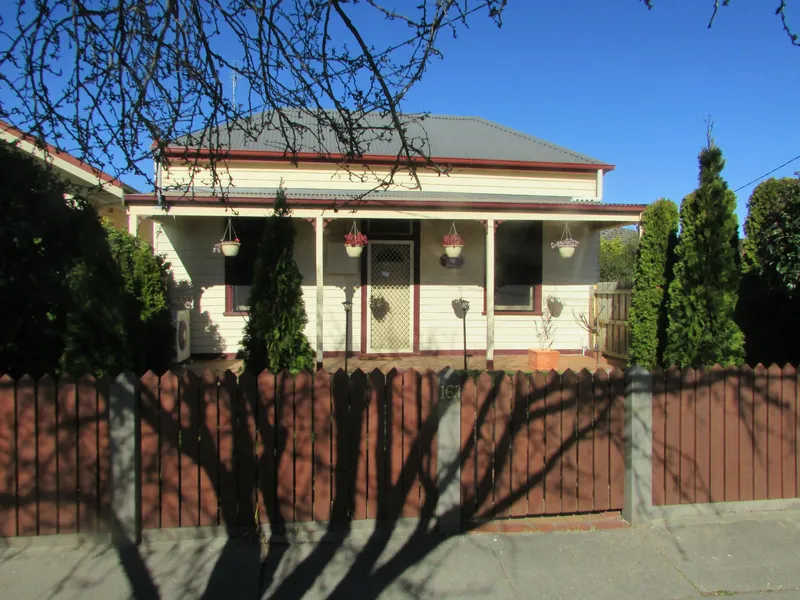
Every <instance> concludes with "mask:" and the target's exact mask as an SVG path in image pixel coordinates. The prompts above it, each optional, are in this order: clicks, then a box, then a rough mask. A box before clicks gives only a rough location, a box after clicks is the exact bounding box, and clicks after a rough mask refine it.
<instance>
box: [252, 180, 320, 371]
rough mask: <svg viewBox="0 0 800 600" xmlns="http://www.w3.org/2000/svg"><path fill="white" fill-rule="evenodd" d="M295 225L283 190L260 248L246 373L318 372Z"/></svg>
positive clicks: (255, 277) (281, 188)
mask: <svg viewBox="0 0 800 600" xmlns="http://www.w3.org/2000/svg"><path fill="white" fill-rule="evenodd" d="M294 238H295V232H294V226H293V225H292V220H291V218H290V217H289V209H288V207H287V204H286V192H285V190H284V189H283V187H280V188H278V192H277V194H276V196H275V213H274V214H273V215H272V216H270V217H269V218H267V223H266V226H265V227H264V235H263V237H262V238H261V242H260V244H259V246H258V258H257V259H256V264H255V272H254V273H253V285H252V287H251V289H250V318H249V320H248V322H247V326H246V327H245V333H244V339H243V340H242V346H243V351H244V366H245V369H247V370H248V371H250V372H252V373H260V372H261V371H263V370H264V369H271V370H272V371H280V370H282V369H289V370H290V371H292V372H295V373H296V372H298V371H301V370H303V369H307V370H309V371H310V370H312V369H313V366H314V355H313V352H312V350H311V345H310V344H309V343H308V339H307V338H306V336H305V333H304V332H303V330H304V328H305V326H306V323H307V322H308V317H307V316H306V309H305V305H304V303H303V291H302V289H301V287H300V285H301V283H302V281H303V278H302V276H301V275H300V270H299V269H298V268H297V263H296V262H295V260H294Z"/></svg>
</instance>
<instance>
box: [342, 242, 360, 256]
mask: <svg viewBox="0 0 800 600" xmlns="http://www.w3.org/2000/svg"><path fill="white" fill-rule="evenodd" d="M344 249H345V250H347V256H349V257H350V258H358V257H359V256H361V252H362V251H363V250H364V246H348V245H347V244H345V246H344Z"/></svg>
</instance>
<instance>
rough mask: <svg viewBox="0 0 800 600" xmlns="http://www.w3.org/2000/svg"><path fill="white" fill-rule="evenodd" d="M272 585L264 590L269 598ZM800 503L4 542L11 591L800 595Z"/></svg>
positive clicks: (2, 565) (20, 597)
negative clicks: (534, 522) (635, 516)
mask: <svg viewBox="0 0 800 600" xmlns="http://www.w3.org/2000/svg"><path fill="white" fill-rule="evenodd" d="M260 590H266V592H264V593H263V594H262V593H261V592H260ZM798 590H800V511H783V512H770V513H760V514H744V515H733V516H714V517H702V518H693V519H684V520H681V521H680V522H672V523H669V524H663V523H662V524H658V525H655V526H648V527H641V528H624V529H611V530H603V531H575V532H558V533H511V534H498V533H481V534H474V533H473V534H467V535H460V536H456V537H452V538H443V537H441V536H438V535H436V534H432V533H416V534H415V533H414V530H413V529H412V528H411V527H408V526H405V527H401V528H398V530H396V531H395V532H394V533H393V534H392V535H388V536H387V535H384V534H375V533H372V534H370V532H367V531H354V532H353V533H352V534H351V535H350V536H348V537H346V538H337V539H333V540H328V541H327V542H323V543H303V544H292V545H288V544H270V545H268V546H265V547H262V546H261V545H260V544H257V543H252V542H246V541H231V542H226V541H225V540H222V539H213V540H205V541H202V540H192V541H159V542H150V543H147V544H143V545H142V546H140V547H139V549H138V550H136V549H133V548H130V549H128V550H123V551H118V550H116V549H114V548H111V547H108V546H91V545H85V546H82V547H69V546H61V547H54V546H49V547H27V548H22V549H20V548H7V549H4V550H0V598H9V599H14V600H28V599H33V598H36V599H39V598H57V599H59V600H61V599H65V600H66V599H72V598H76V599H77V598H98V599H99V598H102V599H104V600H105V599H108V600H115V599H118V598H131V597H136V598H170V599H171V598H175V599H184V598H186V599H190V598H247V599H249V598H259V597H264V598H272V597H275V598H281V599H283V598H329V597H339V598H353V599H360V598H377V597H380V598H390V599H393V598H480V599H484V598H502V599H506V598H508V599H521V598H547V599H557V598H564V599H575V598H591V599H592V600H605V599H609V600H619V599H621V598H636V599H640V598H641V599H654V600H656V599H684V598H687V599H688V598H701V597H709V596H712V597H715V596H734V597H737V598H740V599H742V600H744V599H748V600H750V599H754V598H764V599H765V600H790V599H792V600H794V599H797V600H800V591H798Z"/></svg>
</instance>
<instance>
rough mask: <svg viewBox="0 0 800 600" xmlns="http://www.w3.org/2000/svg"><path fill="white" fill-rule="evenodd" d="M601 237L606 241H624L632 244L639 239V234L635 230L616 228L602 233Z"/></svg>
mask: <svg viewBox="0 0 800 600" xmlns="http://www.w3.org/2000/svg"><path fill="white" fill-rule="evenodd" d="M600 237H601V238H602V239H604V240H622V241H623V242H631V241H635V240H638V239H639V233H638V232H637V231H636V230H635V229H630V228H628V227H615V228H614V229H606V230H605V231H601V232H600Z"/></svg>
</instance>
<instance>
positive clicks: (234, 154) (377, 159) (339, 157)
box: [164, 146, 615, 172]
mask: <svg viewBox="0 0 800 600" xmlns="http://www.w3.org/2000/svg"><path fill="white" fill-rule="evenodd" d="M212 154H216V155H217V156H218V157H219V158H228V159H235V160H258V161H265V160H267V161H288V162H291V161H299V162H322V163H342V162H351V163H358V162H361V163H368V164H377V165H394V164H396V163H397V157H396V156H387V155H384V154H363V155H361V156H360V157H358V158H357V159H356V158H354V159H350V160H348V158H347V157H346V156H345V155H344V154H319V153H317V152H297V153H295V154H293V153H290V152H280V151H275V150H223V151H220V152H219V153H212V151H211V150H209V149H207V148H185V147H183V146H167V147H166V148H165V149H164V156H167V157H179V158H180V157H183V158H187V159H188V158H192V159H195V158H205V157H209V156H211V155H212ZM413 161H414V162H415V163H417V164H419V165H420V166H425V165H428V164H443V165H452V166H455V167H474V168H486V169H523V170H530V171H544V170H548V171H553V170H558V171H597V170H598V169H602V170H603V171H604V172H608V171H613V170H614V169H615V165H607V164H601V163H597V164H587V163H555V162H536V161H524V160H495V159H479V158H443V157H438V156H431V157H430V159H429V160H426V159H423V158H415V159H413Z"/></svg>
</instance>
